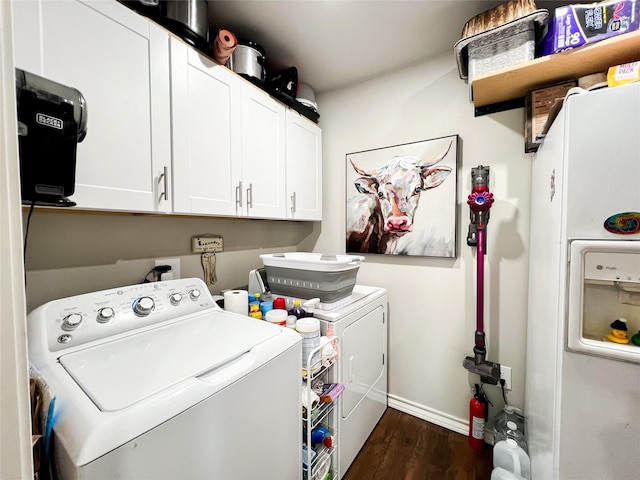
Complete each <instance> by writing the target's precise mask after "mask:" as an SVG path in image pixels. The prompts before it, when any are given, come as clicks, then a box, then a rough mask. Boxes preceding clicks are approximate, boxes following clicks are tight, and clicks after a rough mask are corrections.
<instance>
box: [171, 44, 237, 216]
mask: <svg viewBox="0 0 640 480" xmlns="http://www.w3.org/2000/svg"><path fill="white" fill-rule="evenodd" d="M240 84H241V80H240V78H239V77H238V76H237V75H235V74H234V73H232V72H230V71H229V70H228V69H227V68H225V67H223V66H221V65H218V64H216V63H214V62H212V61H211V60H209V59H207V58H206V57H204V56H202V55H200V54H198V53H197V52H196V51H195V50H193V49H192V48H189V47H188V46H187V45H186V44H185V43H183V42H181V41H180V40H177V39H175V38H172V39H171V105H172V123H173V170H174V176H173V180H174V192H175V194H174V203H173V207H174V211H175V212H176V213H187V214H189V213H192V214H209V215H238V214H241V213H242V211H241V207H242V206H243V205H244V203H243V192H242V191H241V188H240V185H239V183H240V177H241V174H242V170H241V163H240V162H241V156H240V130H241V124H240V87H241V85H240Z"/></svg>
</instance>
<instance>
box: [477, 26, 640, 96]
mask: <svg viewBox="0 0 640 480" xmlns="http://www.w3.org/2000/svg"><path fill="white" fill-rule="evenodd" d="M637 60H640V31H636V32H630V33H625V34H624V35H619V36H617V37H613V38H609V39H607V40H603V41H601V42H597V43H594V44H591V45H585V46H583V47H580V48H576V49H573V50H566V51H564V52H559V53H556V54H553V55H548V56H545V57H539V58H536V59H533V60H531V61H529V62H526V63H522V64H520V65H515V66H513V67H508V68H504V69H500V70H496V71H493V72H489V73H486V74H484V75H480V76H478V77H477V78H475V79H474V80H473V84H472V91H473V104H474V106H475V107H476V109H477V108H479V107H486V106H488V105H494V104H499V103H503V102H507V101H510V100H515V99H518V98H522V97H524V96H526V94H527V92H529V90H533V89H536V88H540V87H544V86H546V85H552V84H554V83H559V82H562V81H565V80H573V79H577V78H578V77H582V76H584V75H589V74H591V73H597V72H603V71H606V70H607V69H608V68H609V67H610V66H613V65H619V64H621V63H627V62H632V61H637Z"/></svg>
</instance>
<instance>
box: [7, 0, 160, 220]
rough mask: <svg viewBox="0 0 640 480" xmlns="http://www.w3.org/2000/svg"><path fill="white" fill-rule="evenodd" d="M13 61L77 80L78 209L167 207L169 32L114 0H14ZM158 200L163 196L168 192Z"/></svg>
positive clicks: (59, 79) (39, 72)
mask: <svg viewBox="0 0 640 480" xmlns="http://www.w3.org/2000/svg"><path fill="white" fill-rule="evenodd" d="M13 11H14V14H13V21H14V29H13V31H14V45H15V46H14V55H15V64H16V67H18V68H22V69H24V70H27V71H30V72H32V73H35V74H37V75H41V76H43V77H46V78H49V79H51V80H53V81H56V82H59V83H62V84H64V85H67V86H70V87H74V88H77V89H78V90H80V92H82V94H83V95H84V97H85V99H86V102H87V108H88V124H87V127H88V128H87V136H86V138H85V140H84V141H83V142H82V143H79V144H78V151H77V162H76V188H75V194H74V195H73V196H72V197H71V199H72V200H73V201H75V202H77V204H78V207H79V208H89V209H100V210H125V211H139V212H166V211H170V210H171V201H170V196H171V192H170V191H167V190H166V189H167V188H169V187H170V185H171V178H170V175H171V168H170V167H171V120H170V113H171V112H170V104H169V99H170V96H169V55H168V53H169V52H168V49H169V42H168V34H167V33H166V31H164V30H163V29H162V28H160V27H159V26H157V25H155V24H154V23H152V22H149V21H148V20H147V19H146V18H144V17H142V16H140V15H138V14H137V13H135V12H133V11H131V10H130V9H128V8H127V7H125V6H124V5H122V4H120V3H117V2H104V1H103V2H81V1H64V2H52V1H25V2H14V4H13ZM167 198H168V199H169V200H167Z"/></svg>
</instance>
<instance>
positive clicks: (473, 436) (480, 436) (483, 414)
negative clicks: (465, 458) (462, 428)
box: [469, 383, 487, 450]
mask: <svg viewBox="0 0 640 480" xmlns="http://www.w3.org/2000/svg"><path fill="white" fill-rule="evenodd" d="M486 420H487V397H486V396H485V394H484V392H483V391H482V388H480V385H478V384H477V383H476V393H475V394H474V395H473V398H472V399H471V401H470V402H469V445H471V447H472V448H474V449H476V450H481V449H482V447H483V445H484V426H485V422H486Z"/></svg>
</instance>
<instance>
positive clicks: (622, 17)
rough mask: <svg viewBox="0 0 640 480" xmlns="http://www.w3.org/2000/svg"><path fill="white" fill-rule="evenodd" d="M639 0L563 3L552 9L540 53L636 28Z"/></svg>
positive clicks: (578, 44) (637, 24) (559, 50)
mask: <svg viewBox="0 0 640 480" xmlns="http://www.w3.org/2000/svg"><path fill="white" fill-rule="evenodd" d="M639 14H640V0H624V1H617V0H606V1H603V2H597V3H595V2H594V3H587V4H577V5H566V6H563V7H558V8H556V9H555V11H554V12H553V15H552V17H551V19H550V20H549V23H548V26H547V33H546V35H545V36H544V38H543V39H542V42H541V45H540V55H541V56H544V55H551V54H552V53H557V52H562V51H564V50H568V49H570V48H577V47H581V46H582V45H586V44H589V43H595V42H599V41H601V40H605V39H607V38H611V37H614V36H616V35H621V34H624V33H627V32H633V31H635V30H638V27H639V23H640V22H639V19H638V16H639Z"/></svg>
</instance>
